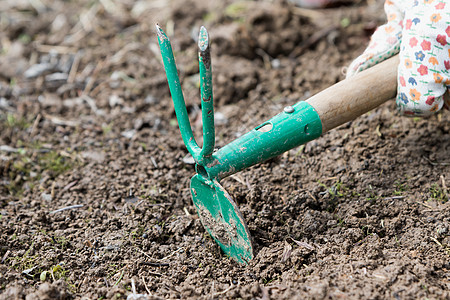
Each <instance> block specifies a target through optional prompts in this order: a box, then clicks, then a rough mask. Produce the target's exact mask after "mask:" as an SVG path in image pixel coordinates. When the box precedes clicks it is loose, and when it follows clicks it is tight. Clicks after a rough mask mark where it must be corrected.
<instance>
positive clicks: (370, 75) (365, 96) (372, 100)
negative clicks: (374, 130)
mask: <svg viewBox="0 0 450 300" xmlns="http://www.w3.org/2000/svg"><path fill="white" fill-rule="evenodd" d="M398 64H399V58H398V55H396V56H394V57H392V58H390V59H388V60H386V61H384V62H382V63H380V64H378V65H376V66H374V67H372V68H370V69H367V70H365V71H363V72H361V73H358V74H356V75H355V76H353V77H351V78H348V79H345V80H342V81H341V82H338V83H337V84H335V85H333V86H331V87H329V88H327V89H326V90H324V91H322V92H320V93H318V94H316V95H314V96H312V97H311V98H309V99H308V100H306V102H308V103H309V104H311V105H312V106H313V107H314V108H315V110H316V111H317V113H318V114H319V116H320V120H321V121H322V133H325V132H327V131H328V130H330V129H333V128H335V127H337V126H339V125H341V124H344V123H346V122H348V121H351V120H353V119H355V118H356V117H359V116H361V115H362V114H364V113H366V112H368V111H370V110H372V109H374V108H375V107H377V106H379V105H381V104H383V103H384V102H386V101H387V100H390V99H392V98H394V97H395V95H396V94H397V67H398Z"/></svg>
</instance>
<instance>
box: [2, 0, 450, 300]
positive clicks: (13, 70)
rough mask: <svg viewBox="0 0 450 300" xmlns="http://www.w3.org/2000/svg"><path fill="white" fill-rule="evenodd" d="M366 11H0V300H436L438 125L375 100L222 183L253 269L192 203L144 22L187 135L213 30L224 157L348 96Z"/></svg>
mask: <svg viewBox="0 0 450 300" xmlns="http://www.w3.org/2000/svg"><path fill="white" fill-rule="evenodd" d="M204 2H207V4H203V3H204ZM381 2H382V1H355V2H353V3H350V5H349V3H348V2H346V4H347V6H339V7H336V8H330V9H324V10H315V11H308V10H300V9H298V8H295V7H293V6H292V5H290V4H289V3H286V2H284V1H279V0H277V1H258V2H253V1H244V2H241V1H238V2H234V1H200V0H189V1H185V0H183V1H182V0H174V1H106V0H105V1H100V2H93V1H87V0H81V1H47V0H45V1H44V0H42V1H12V0H5V1H3V2H2V4H1V8H0V43H1V54H0V127H1V132H0V147H1V148H0V260H1V261H0V299H25V298H26V299H29V300H30V299H73V298H75V299H81V298H82V299H127V297H128V299H133V296H129V295H132V294H133V287H132V286H133V284H134V287H135V291H134V292H135V293H136V294H141V295H142V296H141V298H139V299H169V298H170V299H173V298H183V299H196V298H203V299H215V298H242V299H305V298H308V299H324V298H327V299H328V298H331V299H337V298H349V299H361V298H364V299H419V298H420V299H450V292H449V290H450V204H449V203H450V202H449V201H448V193H449V191H448V189H447V188H448V187H449V186H450V181H449V180H450V160H449V155H448V154H449V153H450V135H449V131H450V122H449V120H450V114H449V113H448V112H442V113H440V114H438V115H435V116H433V117H431V118H428V119H420V118H414V119H412V118H405V117H401V116H399V115H398V114H397V113H396V112H395V104H394V103H393V102H388V103H386V104H385V105H383V106H381V107H379V108H378V109H376V110H374V111H372V112H370V113H368V114H366V115H364V116H361V117H359V118H358V119H356V120H355V121H353V122H350V123H348V124H345V125H343V126H341V127H340V128H338V129H336V130H333V131H331V132H329V133H327V134H325V135H324V136H323V137H321V138H319V139H317V140H315V141H312V142H310V143H308V144H306V145H305V146H302V147H300V148H296V149H293V150H291V151H289V152H286V153H285V154H283V155H281V156H280V157H278V158H276V159H273V160H270V161H269V162H266V163H263V164H261V165H258V166H254V167H251V168H249V169H247V170H245V171H242V172H240V173H238V174H236V175H234V176H231V177H229V178H227V179H225V180H223V181H222V184H223V186H224V187H225V188H226V189H227V190H228V192H229V193H230V194H231V196H232V197H233V198H234V199H235V201H236V202H237V203H238V205H239V207H240V210H241V212H242V214H243V216H244V218H245V220H246V221H247V223H248V227H249V230H250V233H251V234H252V236H253V238H254V248H255V259H254V260H253V261H251V262H250V264H249V265H248V266H242V265H239V264H237V263H236V262H234V261H233V260H231V259H229V258H227V257H226V256H224V255H223V254H222V253H221V252H220V250H219V248H218V247H217V246H216V244H215V243H214V242H213V240H212V239H211V238H210V237H209V236H208V235H207V234H206V233H205V231H204V229H203V227H202V225H201V223H200V221H199V219H198V217H197V215H196V212H195V208H194V207H193V205H192V202H191V199H190V193H189V188H188V184H189V179H190V177H191V176H192V175H193V174H194V172H195V171H194V166H193V165H191V164H188V163H185V162H186V161H188V160H187V159H185V157H186V154H187V151H186V148H185V147H184V145H183V142H182V140H181V138H180V134H179V130H178V127H177V123H176V119H175V114H174V110H173V105H172V103H171V100H170V95H169V91H168V87H167V83H166V78H165V75H164V70H163V68H162V64H161V59H160V54H159V49H158V46H157V40H156V35H155V29H154V24H155V23H156V22H158V23H159V24H160V25H161V26H162V27H163V28H164V29H165V30H166V32H167V33H168V34H169V36H170V37H171V40H172V44H173V48H174V51H175V56H176V59H177V64H178V68H179V71H180V76H181V79H182V82H183V90H184V93H185V97H186V102H187V105H188V111H189V113H190V117H191V120H192V123H193V128H194V132H195V134H196V136H200V135H201V121H200V118H199V100H198V99H199V92H198V69H197V68H198V67H197V52H196V51H197V50H196V43H195V41H194V40H193V38H192V37H194V36H196V35H197V33H196V31H197V30H198V28H199V26H200V25H205V26H206V27H207V28H208V29H209V32H210V36H211V38H212V42H213V46H212V51H213V54H212V55H213V57H212V59H213V72H214V78H213V79H214V98H215V103H216V105H215V108H216V117H217V119H218V120H217V121H218V122H217V126H216V136H217V146H219V147H220V146H223V145H226V144H227V143H228V142H230V141H231V140H233V139H234V138H236V137H237V136H240V135H242V134H244V133H245V132H247V131H248V130H250V129H252V128H254V127H255V126H256V125H258V124H260V123H261V122H263V121H264V120H266V119H268V118H270V117H271V116H272V115H275V114H277V113H278V112H280V111H281V110H282V108H283V107H284V106H286V105H288V104H293V103H295V102H297V101H299V100H304V99H307V98H308V97H309V96H311V95H312V94H314V93H317V92H318V91H320V90H322V89H324V88H326V87H328V86H330V85H332V84H334V83H336V82H337V81H339V80H341V79H343V74H342V72H341V70H342V67H344V66H346V65H348V64H349V62H350V61H351V60H352V58H354V57H356V56H357V55H358V54H359V53H360V52H361V51H362V50H363V49H364V47H365V45H366V44H367V42H368V39H369V36H370V34H371V32H372V31H373V29H374V27H375V25H376V24H380V23H381V22H383V20H384V15H383V10H382V3H381ZM199 142H200V143H201V141H199ZM70 206H74V207H71V208H69V209H66V210H60V209H62V208H68V207H70ZM144 295H147V296H144ZM150 295H152V296H150ZM134 298H135V299H138V297H134Z"/></svg>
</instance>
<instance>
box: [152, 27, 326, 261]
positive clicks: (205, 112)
mask: <svg viewBox="0 0 450 300" xmlns="http://www.w3.org/2000/svg"><path fill="white" fill-rule="evenodd" d="M157 31H158V40H159V45H160V48H161V54H162V57H163V62H164V68H165V70H166V75H167V80H168V82H169V88H170V93H171V94H172V100H173V103H174V106H175V113H176V115H177V119H178V124H179V126H180V131H181V136H182V137H183V141H184V143H185V145H186V147H187V149H188V151H189V152H190V153H191V154H192V156H193V157H194V160H195V161H196V170H197V173H198V174H196V175H194V177H192V179H191V193H192V199H193V200H194V204H195V207H196V208H197V212H198V215H199V216H200V219H201V221H202V223H203V225H204V226H205V228H206V230H207V231H208V232H209V233H210V234H211V236H212V237H213V238H214V240H215V241H216V242H217V243H218V244H219V245H220V247H221V248H222V250H223V251H224V252H225V253H226V254H227V255H229V256H230V257H232V258H234V259H235V260H237V261H238V262H241V263H246V262H247V261H249V260H251V259H252V258H253V250H252V243H251V238H250V234H249V232H248V229H247V225H246V224H245V221H244V219H243V218H242V215H241V213H240V212H239V209H238V207H237V205H236V204H235V203H234V201H233V199H231V197H230V195H229V194H228V193H227V192H226V191H225V189H224V188H223V187H222V186H221V185H220V183H219V181H220V180H221V179H222V178H225V177H227V176H229V175H231V174H233V173H236V172H239V171H240V170H243V169H245V168H248V167H250V166H252V165H255V164H257V163H260V162H263V161H265V160H267V159H270V158H272V157H275V156H277V155H280V154H281V153H283V152H285V151H288V150H290V149H292V148H295V147H297V146H299V145H301V144H304V143H306V142H308V141H311V140H313V139H315V138H317V137H319V136H320V135H321V134H322V122H321V120H320V117H319V115H318V113H317V112H316V110H315V109H314V108H313V107H312V106H311V105H310V104H308V103H307V102H305V101H300V102H298V103H297V104H295V105H293V106H288V107H285V109H284V111H282V112H281V113H279V114H278V115H276V116H274V117H273V118H271V119H270V120H268V121H266V122H264V123H262V124H261V125H259V126H257V127H255V128H254V129H253V130H251V131H249V132H248V133H246V134H244V135H243V136H241V137H239V138H238V139H236V140H234V141H233V142H231V143H229V144H227V145H225V146H224V147H222V148H220V149H219V150H217V151H214V109H213V97H212V82H211V81H212V80H211V56H210V53H209V49H210V43H209V39H208V33H207V32H206V29H205V28H204V27H202V28H201V29H200V35H199V41H198V45H199V61H200V63H199V65H200V94H201V98H202V99H201V101H202V121H203V147H202V148H200V147H199V146H198V145H197V143H196V142H195V138H194V136H193V133H192V129H191V125H190V124H189V118H188V113H187V110H186V104H185V102H184V98H183V93H182V91H181V86H180V80H179V78H178V74H177V68H176V65H175V59H174V58H173V53H172V48H171V46H170V42H169V39H168V38H167V36H166V35H165V34H164V32H163V31H162V30H161V28H159V27H158V26H157Z"/></svg>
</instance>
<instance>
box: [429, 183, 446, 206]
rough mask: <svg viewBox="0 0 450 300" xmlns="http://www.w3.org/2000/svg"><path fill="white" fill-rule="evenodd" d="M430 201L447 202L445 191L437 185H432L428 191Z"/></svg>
mask: <svg viewBox="0 0 450 300" xmlns="http://www.w3.org/2000/svg"><path fill="white" fill-rule="evenodd" d="M429 193H430V197H431V199H434V200H437V201H442V202H447V201H448V194H447V191H446V190H445V189H443V188H441V187H440V186H439V185H438V184H436V183H433V184H432V185H431V187H430V190H429Z"/></svg>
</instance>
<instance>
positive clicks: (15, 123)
mask: <svg viewBox="0 0 450 300" xmlns="http://www.w3.org/2000/svg"><path fill="white" fill-rule="evenodd" d="M3 123H4V124H5V127H6V128H10V129H18V130H24V129H27V128H29V127H30V126H31V123H30V122H28V121H27V120H26V119H25V118H23V117H16V116H15V115H14V114H11V113H8V114H7V115H6V119H5V120H4V121H3Z"/></svg>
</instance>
